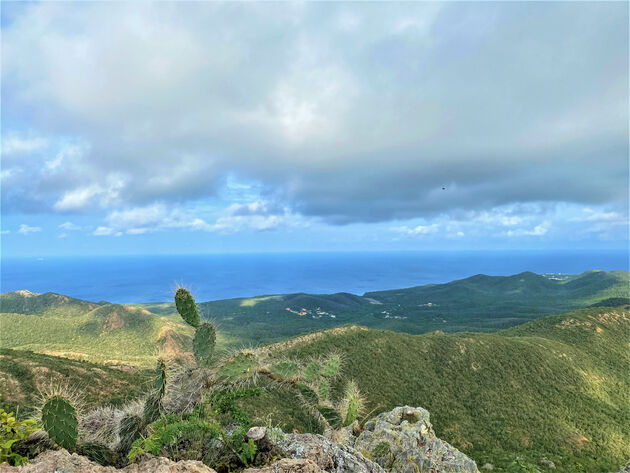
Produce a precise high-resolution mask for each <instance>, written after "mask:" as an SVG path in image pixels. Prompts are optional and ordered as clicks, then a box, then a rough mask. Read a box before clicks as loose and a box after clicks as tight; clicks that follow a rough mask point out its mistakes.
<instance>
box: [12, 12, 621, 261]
mask: <svg viewBox="0 0 630 473" xmlns="http://www.w3.org/2000/svg"><path fill="white" fill-rule="evenodd" d="M1 78H2V110H1V112H2V130H1V139H2V147H1V149H2V164H1V185H2V189H1V198H2V221H1V228H2V229H1V231H2V234H1V235H0V237H1V238H2V254H3V255H4V256H19V255H22V256H41V255H97V254H102V255H107V254H169V253H221V252H267V251H269V252H271V251H323V250H334V251H336V250H343V251H346V250H361V251H366V250H451V249H469V250H474V249H582V248H584V249H588V248H591V249H612V248H616V249H618V248H626V247H627V245H628V181H629V170H628V142H629V139H628V105H629V97H628V83H629V78H628V3H627V2H617V3H611V2H604V3H588V2H550V3H541V2H525V3H520V2H514V3H511V2H487V3H486V2H484V3H474V2H463V3H462V2H457V3H454V2H453V3H433V2H431V3H396V2H393V3H363V2H361V3H205V2H177V3H170V2H159V3H150V2H137V3H122V2H41V3H37V2H28V3H23V2H2V76H1Z"/></svg>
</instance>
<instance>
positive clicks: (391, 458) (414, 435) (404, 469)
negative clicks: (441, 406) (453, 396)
mask: <svg viewBox="0 0 630 473" xmlns="http://www.w3.org/2000/svg"><path fill="white" fill-rule="evenodd" d="M354 448H355V449H356V450H358V451H359V452H361V453H362V454H363V455H364V456H366V457H367V458H370V459H373V460H374V461H375V462H377V463H378V464H379V465H381V466H382V467H383V468H385V469H387V470H388V471H390V472H392V473H442V472H444V473H446V472H448V473H477V471H478V470H477V465H476V464H475V462H474V461H473V460H471V459H470V458H468V457H467V456H466V455H464V454H463V453H462V452H460V451H459V450H457V449H456V448H455V447H453V446H452V445H450V444H448V443H447V442H444V441H443V440H440V439H439V438H437V436H436V435H435V432H433V427H432V426H431V423H430V422H429V412H428V411H427V410H426V409H423V408H421V407H409V406H404V407H397V408H395V409H393V410H391V411H389V412H383V413H382V414H380V415H378V416H377V417H376V418H374V419H371V420H369V421H368V422H367V423H366V424H365V430H364V431H363V432H361V433H360V434H359V436H358V437H357V438H356V440H355V441H354Z"/></svg>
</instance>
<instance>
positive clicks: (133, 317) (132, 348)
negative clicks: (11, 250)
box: [0, 293, 192, 368]
mask: <svg viewBox="0 0 630 473" xmlns="http://www.w3.org/2000/svg"><path fill="white" fill-rule="evenodd" d="M15 294H16V293H11V294H8V295H6V294H3V295H2V301H3V302H2V307H3V310H4V308H5V306H6V304H5V303H4V300H5V298H6V297H8V298H9V299H10V300H14V299H15V297H14V296H15ZM49 294H50V293H49ZM54 296H57V295H54ZM58 297H65V296H58ZM33 298H34V297H29V298H27V299H28V300H30V299H33ZM55 300H58V299H55ZM86 304H88V303H86ZM17 305H18V304H17V303H15V304H13V306H12V307H10V308H12V309H17V307H16V306H17ZM90 307H92V308H91V309H90ZM84 309H86V310H87V311H86V312H81V310H84ZM32 310H33V309H32V308H29V312H28V313H2V314H0V325H2V330H1V331H0V346H1V347H2V348H13V349H19V350H30V351H34V352H39V353H45V354H49V355H55V356H63V357H67V358H76V359H85V360H89V361H93V362H98V363H103V364H107V365H133V366H138V367H143V368H144V367H149V366H151V365H153V364H154V363H155V358H156V357H157V356H158V355H161V356H164V357H165V358H169V359H171V358H182V357H183V358H186V357H190V356H191V355H190V352H191V350H192V330H191V329H190V328H189V327H187V326H186V325H185V324H183V323H181V322H179V321H177V320H174V319H173V318H169V317H162V316H157V315H155V314H152V313H150V312H148V311H147V310H144V309H138V308H135V307H130V306H123V305H118V304H107V303H104V304H102V305H98V306H96V307H94V306H91V305H85V304H83V303H82V301H79V302H76V299H74V300H70V302H68V304H67V305H60V304H58V305H56V306H55V307H53V308H50V309H46V308H45V307H38V310H40V312H37V313H34V312H32Z"/></svg>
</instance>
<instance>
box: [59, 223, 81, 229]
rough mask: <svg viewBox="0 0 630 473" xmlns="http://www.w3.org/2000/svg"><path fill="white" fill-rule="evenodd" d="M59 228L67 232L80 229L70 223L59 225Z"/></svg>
mask: <svg viewBox="0 0 630 473" xmlns="http://www.w3.org/2000/svg"><path fill="white" fill-rule="evenodd" d="M59 228H61V229H63V230H68V231H76V230H81V227H80V226H79V225H75V224H74V223H72V222H64V223H62V224H60V225H59Z"/></svg>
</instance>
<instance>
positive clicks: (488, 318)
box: [137, 271, 630, 345]
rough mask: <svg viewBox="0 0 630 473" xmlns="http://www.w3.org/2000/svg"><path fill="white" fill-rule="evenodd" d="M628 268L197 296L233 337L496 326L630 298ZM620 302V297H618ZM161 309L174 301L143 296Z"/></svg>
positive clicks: (262, 339)
mask: <svg viewBox="0 0 630 473" xmlns="http://www.w3.org/2000/svg"><path fill="white" fill-rule="evenodd" d="M629 274H630V273H628V272H625V271H612V272H605V271H588V272H586V273H583V274H580V275H577V276H571V277H566V278H565V279H550V278H548V277H546V276H542V275H538V274H534V273H529V272H526V273H521V274H516V275H514V276H505V277H504V276H484V275H477V276H473V277H470V278H466V279H462V280H458V281H452V282H449V283H446V284H430V285H426V286H419V287H412V288H408V289H396V290H391V291H378V292H369V293H366V294H365V295H364V296H356V295H353V294H346V293H339V294H328V295H314V294H286V295H274V296H260V297H254V298H241V299H227V300H219V301H210V302H203V303H200V304H198V306H199V311H200V313H201V315H202V317H203V318H206V319H208V318H209V319H212V320H214V321H215V322H216V324H217V325H218V326H219V327H220V329H221V330H220V332H221V334H222V335H223V336H224V337H225V343H228V344H232V345H239V344H243V343H245V344H259V343H270V342H275V341H280V340H283V339H286V338H288V337H292V336H295V335H299V334H303V333H308V332H312V331H316V330H322V329H326V328H333V327H338V326H341V325H346V324H358V325H363V326H366V327H370V328H375V329H385V330H393V331H396V332H404V333H411V334H420V333H426V332H431V331H435V330H441V331H443V332H465V331H475V332H496V331H499V330H502V329H506V328H509V327H512V326H515V325H520V324H523V323H526V322H529V321H531V320H534V319H537V318H539V317H543V316H546V315H549V314H559V313H563V312H567V311H570V310H575V309H582V308H585V307H588V306H590V305H592V304H596V303H598V302H600V301H603V300H605V299H609V298H625V300H628V298H630V275H629ZM615 305H617V304H615ZM137 306H139V307H143V308H146V309H148V310H151V311H155V312H156V313H159V314H161V315H172V314H174V313H175V307H174V305H173V304H166V303H161V304H138V305H137Z"/></svg>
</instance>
